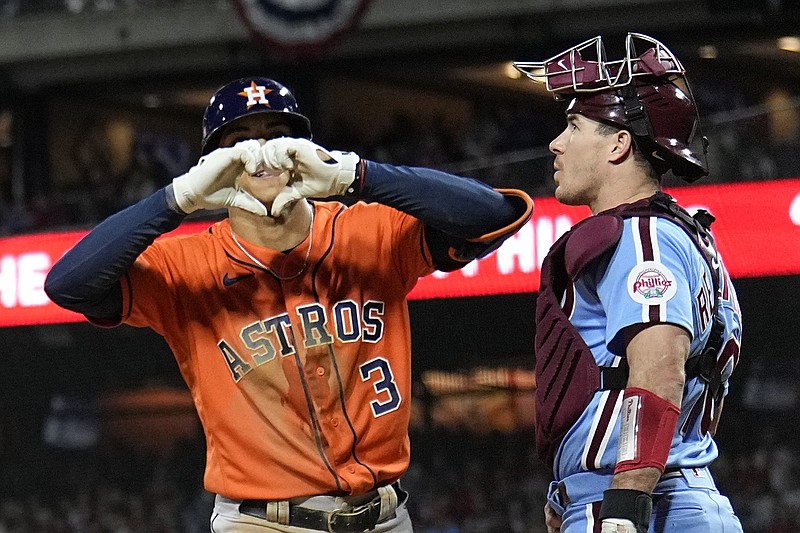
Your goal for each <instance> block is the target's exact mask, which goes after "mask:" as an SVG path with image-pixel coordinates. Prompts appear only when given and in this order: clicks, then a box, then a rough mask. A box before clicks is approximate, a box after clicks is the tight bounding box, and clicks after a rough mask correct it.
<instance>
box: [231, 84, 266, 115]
mask: <svg viewBox="0 0 800 533" xmlns="http://www.w3.org/2000/svg"><path fill="white" fill-rule="evenodd" d="M271 92H272V89H267V88H266V87H264V86H263V85H256V82H254V81H251V82H250V87H245V88H244V89H242V92H240V93H237V94H238V95H239V96H245V97H247V109H250V108H251V107H253V106H254V105H256V104H262V105H265V106H267V107H269V100H267V95H268V94H269V93H271Z"/></svg>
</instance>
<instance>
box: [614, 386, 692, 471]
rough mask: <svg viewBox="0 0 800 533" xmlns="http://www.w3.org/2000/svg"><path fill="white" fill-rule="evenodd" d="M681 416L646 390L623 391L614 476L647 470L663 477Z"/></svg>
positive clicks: (668, 404) (664, 401) (662, 400)
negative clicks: (629, 471) (649, 468)
mask: <svg viewBox="0 0 800 533" xmlns="http://www.w3.org/2000/svg"><path fill="white" fill-rule="evenodd" d="M680 412H681V410H680V409H679V408H678V407H677V406H676V405H675V404H673V403H672V402H669V401H667V400H665V399H663V398H661V397H660V396H657V395H656V394H653V393H652V392H650V391H649V390H646V389H640V388H638V387H628V388H627V389H625V394H624V395H623V397H622V409H621V410H620V432H619V447H618V453H617V467H616V468H615V469H614V473H615V474H619V473H620V472H626V471H628V470H636V469H637V468H645V467H648V466H652V467H654V468H658V470H659V471H660V472H661V473H663V472H664V468H665V467H666V464H667V457H669V449H670V447H671V446H672V437H673V436H674V435H675V428H676V427H677V425H678V415H680Z"/></svg>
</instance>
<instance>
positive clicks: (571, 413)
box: [534, 193, 718, 465]
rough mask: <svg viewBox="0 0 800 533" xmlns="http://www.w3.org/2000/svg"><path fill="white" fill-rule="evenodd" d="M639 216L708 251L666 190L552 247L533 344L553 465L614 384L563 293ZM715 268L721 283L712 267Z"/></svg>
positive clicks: (542, 429)
mask: <svg viewBox="0 0 800 533" xmlns="http://www.w3.org/2000/svg"><path fill="white" fill-rule="evenodd" d="M634 216H640V217H646V216H658V217H663V218H667V219H669V220H672V221H674V222H676V223H677V224H678V225H679V226H680V227H681V228H683V229H684V231H686V232H687V234H689V235H690V236H691V237H692V238H693V240H694V241H695V243H696V244H697V245H698V248H700V250H701V252H704V250H703V248H702V246H701V245H700V243H699V242H698V239H700V238H702V237H704V236H706V235H707V233H705V232H704V230H703V229H702V228H701V227H700V226H699V223H698V222H696V221H695V220H694V219H693V218H692V217H691V216H690V215H689V214H688V213H686V212H685V211H683V210H682V209H681V208H680V207H678V206H677V204H675V203H674V201H673V200H672V198H671V197H669V196H668V195H666V194H664V193H657V194H656V195H654V196H653V197H651V198H649V199H646V200H641V201H639V202H636V203H633V204H626V205H622V206H620V207H618V208H615V209H612V210H609V211H605V212H603V213H600V214H598V215H595V216H592V217H589V218H587V219H584V220H582V221H581V222H579V223H578V224H576V225H575V226H574V227H573V228H572V229H571V230H570V231H568V232H567V233H565V234H564V235H563V236H561V238H560V239H558V240H557V241H556V242H555V244H553V246H552V248H550V252H549V253H548V254H547V257H545V259H544V261H543V262H542V275H541V283H540V286H539V296H538V298H537V300H536V340H535V345H534V346H535V349H536V352H535V356H536V369H535V370H536V384H537V388H536V448H537V451H538V453H539V457H540V459H541V460H542V461H544V462H545V463H546V464H548V465H552V464H553V458H554V456H555V453H556V450H557V449H558V445H559V443H560V441H561V439H562V437H563V436H564V435H565V434H566V432H567V431H568V430H569V428H571V427H572V425H573V424H574V423H575V422H576V421H577V420H578V418H579V417H580V415H581V413H583V411H584V409H585V408H586V406H587V405H588V404H589V402H590V401H591V399H592V396H593V395H594V393H595V392H596V391H597V390H600V389H601V388H603V389H607V388H611V387H607V386H601V370H600V368H599V367H598V365H597V362H596V361H595V359H594V356H593V355H592V352H591V350H589V347H588V346H587V345H586V343H585V342H584V341H583V339H582V338H581V336H580V334H579V333H578V330H577V329H575V327H574V326H573V325H572V323H571V322H570V321H569V318H568V317H567V315H566V314H565V313H564V311H563V309H562V307H561V302H560V300H559V298H560V297H561V295H564V294H565V292H567V291H568V289H569V287H568V285H569V284H570V283H571V282H572V281H573V280H575V279H577V278H578V276H579V275H580V273H581V272H582V271H583V269H584V268H585V267H586V266H587V265H589V264H590V263H591V262H592V261H594V260H595V259H597V258H599V257H600V256H602V255H603V254H604V253H606V252H607V251H608V250H611V249H612V248H613V247H614V246H616V244H617V242H618V241H619V239H620V237H621V236H622V228H623V219H624V218H630V217H634ZM703 256H704V257H706V254H705V253H703ZM706 260H707V261H708V259H706ZM712 273H714V276H713V277H714V278H715V279H714V286H715V287H717V286H718V282H717V279H716V275H715V270H714V269H713V268H712ZM567 294H569V293H568V292H567ZM715 307H716V306H715ZM623 386H624V385H623Z"/></svg>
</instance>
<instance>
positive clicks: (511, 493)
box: [0, 430, 800, 533]
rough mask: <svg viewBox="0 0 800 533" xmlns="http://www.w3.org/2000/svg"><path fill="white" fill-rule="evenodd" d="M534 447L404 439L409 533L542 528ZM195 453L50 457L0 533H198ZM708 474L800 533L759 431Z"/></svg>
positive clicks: (444, 434)
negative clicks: (750, 444)
mask: <svg viewBox="0 0 800 533" xmlns="http://www.w3.org/2000/svg"><path fill="white" fill-rule="evenodd" d="M532 441H533V435H532V434H531V433H530V432H528V431H521V432H515V433H512V434H498V433H493V434H486V435H474V434H467V433H462V432H458V431H443V430H437V431H436V432H428V433H420V432H415V433H413V434H412V443H413V446H412V448H413V452H412V455H413V457H412V464H411V468H410V470H409V471H408V473H407V474H406V476H405V478H404V479H403V485H404V487H405V488H406V489H407V490H408V491H409V492H410V494H411V496H410V499H409V503H408V506H409V510H410V513H411V515H412V518H413V520H414V524H415V526H414V527H415V531H417V532H418V533H544V532H545V531H546V530H545V527H544V524H543V519H542V506H543V502H544V498H545V492H546V490H547V486H548V482H549V479H550V478H549V476H548V473H547V472H546V470H545V468H544V467H543V466H542V464H541V463H540V462H539V460H538V458H536V456H535V453H534V452H533V447H532V446H531V443H532ZM202 446H203V445H202V439H199V438H198V439H196V440H193V441H191V442H185V443H183V445H181V446H179V447H177V448H176V449H175V450H174V451H173V452H172V453H171V454H169V455H167V456H161V457H140V456H137V455H136V454H135V453H132V452H130V451H126V450H124V449H122V448H111V449H107V450H105V451H103V452H97V451H95V452H80V453H78V452H73V454H71V455H70V454H64V453H65V452H61V453H58V452H57V451H53V453H52V455H51V456H50V457H49V459H48V460H47V461H45V463H44V464H42V465H41V467H42V469H41V471H39V472H29V476H31V478H30V482H31V484H34V482H38V486H39V487H40V488H39V489H38V490H36V491H33V490H28V491H20V490H19V489H18V490H17V492H16V493H15V494H13V495H4V496H2V497H0V532H2V533H200V532H207V531H208V520H209V516H210V511H211V508H212V505H213V497H212V496H211V495H210V494H208V493H206V492H204V491H202V489H200V488H199V487H200V486H201V483H200V481H201V477H202V464H203V451H204V450H203V448H202ZM454 450H458V453H454ZM713 470H714V472H715V475H716V477H717V482H718V485H719V486H720V488H721V490H722V491H723V492H725V493H726V494H728V495H729V496H730V497H731V500H732V502H733V505H734V506H735V508H736V509H737V512H738V514H739V516H740V518H741V520H742V522H743V525H744V530H745V531H747V532H748V533H796V532H797V531H800V458H798V457H797V455H796V454H795V453H793V452H792V449H791V448H790V447H789V446H787V445H786V444H779V443H778V442H776V441H775V440H774V439H773V438H771V436H770V435H769V434H768V433H765V434H764V435H763V436H762V438H761V439H760V442H759V444H758V446H757V447H756V449H754V450H736V451H727V452H723V454H722V455H721V456H720V458H719V459H718V460H717V462H716V463H715V465H714V468H713ZM43 487H44V489H43ZM29 488H30V487H29Z"/></svg>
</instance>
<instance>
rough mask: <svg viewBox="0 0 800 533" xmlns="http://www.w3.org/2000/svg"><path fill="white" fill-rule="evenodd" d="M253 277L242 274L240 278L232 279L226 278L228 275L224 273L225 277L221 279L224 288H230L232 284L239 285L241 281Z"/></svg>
mask: <svg viewBox="0 0 800 533" xmlns="http://www.w3.org/2000/svg"><path fill="white" fill-rule="evenodd" d="M253 276H254V274H243V275H241V276H235V277H233V278H232V277H230V276H228V273H227V272H226V273H225V275H224V276H223V277H222V284H223V285H225V286H226V287H230V286H231V285H233V284H234V283H239V282H240V281H242V280H243V279H245V278H252V277H253Z"/></svg>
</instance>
